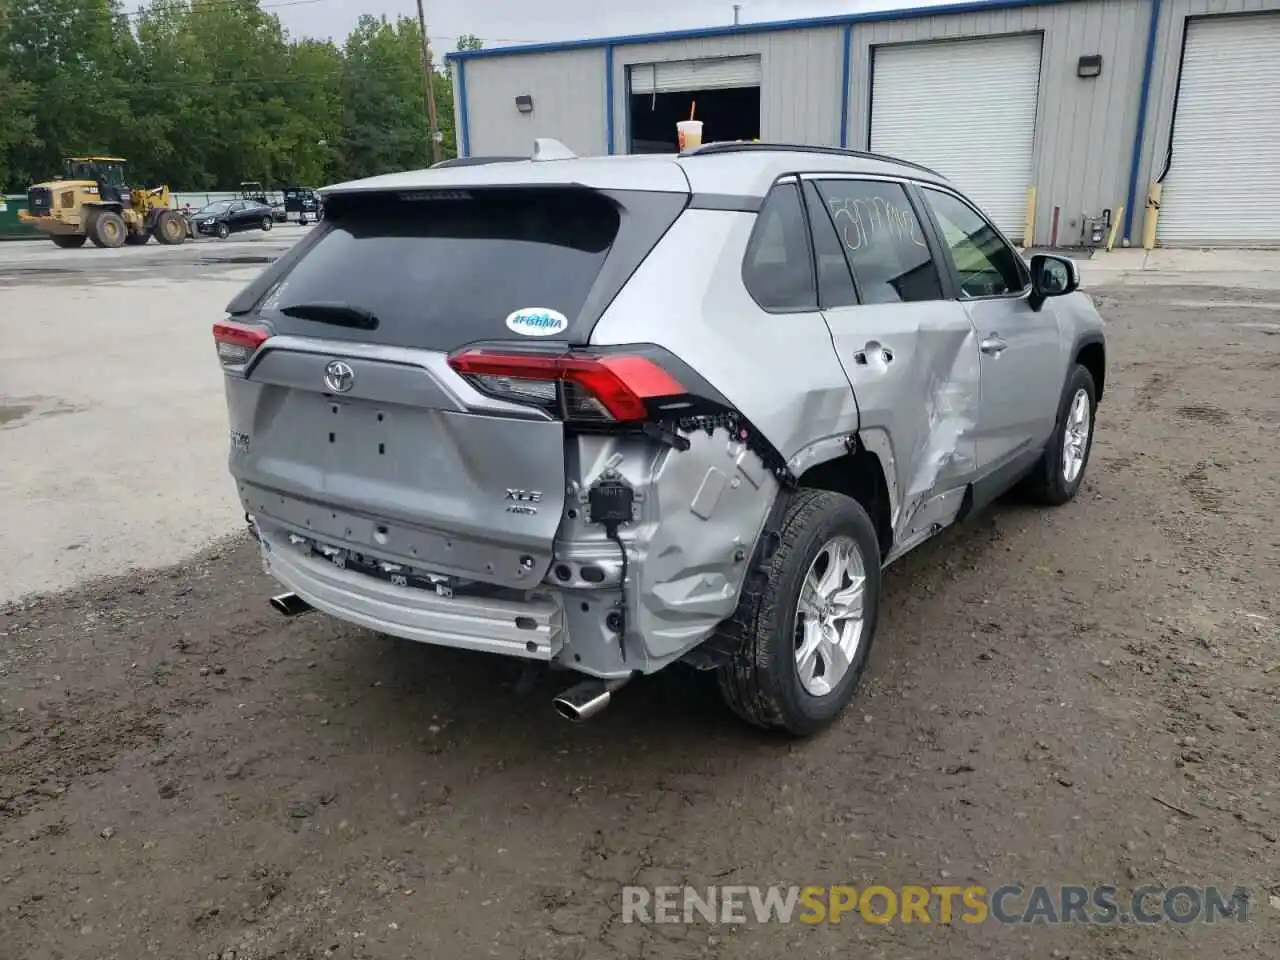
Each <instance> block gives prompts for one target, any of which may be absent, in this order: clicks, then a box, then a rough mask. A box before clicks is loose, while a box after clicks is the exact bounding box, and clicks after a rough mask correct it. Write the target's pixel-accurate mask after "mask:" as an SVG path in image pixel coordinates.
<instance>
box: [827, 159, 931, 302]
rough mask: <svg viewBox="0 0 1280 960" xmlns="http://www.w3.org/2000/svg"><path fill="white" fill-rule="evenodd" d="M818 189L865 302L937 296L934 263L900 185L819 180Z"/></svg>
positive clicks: (918, 221)
mask: <svg viewBox="0 0 1280 960" xmlns="http://www.w3.org/2000/svg"><path fill="white" fill-rule="evenodd" d="M818 190H819V192H820V193H821V194H822V199H823V201H824V202H825V204H826V207H827V212H828V213H829V214H830V216H831V221H832V223H833V224H834V225H835V228H836V233H837V234H839V236H840V243H841V246H843V247H844V255H845V257H846V258H847V259H848V261H849V268H850V269H851V270H852V271H853V278H854V280H855V281H856V282H857V285H858V293H859V294H860V296H861V300H862V302H863V303H864V304H867V303H910V302H913V301H918V300H941V299H942V280H941V277H940V275H939V273H938V267H937V264H935V263H934V262H933V257H932V255H931V254H930V253H929V244H928V242H927V241H926V240H925V234H924V228H923V227H922V226H921V225H920V219H919V217H917V216H916V212H915V209H914V208H913V207H912V206H911V201H910V200H909V199H908V198H907V193H906V191H905V190H904V189H903V188H902V185H901V184H898V183H891V182H888V181H879V180H824V181H821V182H820V183H819V184H818Z"/></svg>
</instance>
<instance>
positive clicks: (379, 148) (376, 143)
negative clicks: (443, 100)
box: [334, 14, 430, 179]
mask: <svg viewBox="0 0 1280 960" xmlns="http://www.w3.org/2000/svg"><path fill="white" fill-rule="evenodd" d="M419 36H420V34H419V32H418V22H417V21H416V20H413V19H411V18H409V17H400V18H398V19H397V20H396V21H395V22H394V23H392V22H390V21H388V20H387V18H386V17H381V18H378V17H373V16H370V15H367V14H366V15H365V16H362V17H361V18H360V20H359V22H358V23H357V24H356V26H355V29H354V30H352V31H351V34H350V36H348V37H347V44H346V50H345V54H346V70H345V76H344V77H343V86H342V93H343V117H342V129H341V131H340V133H339V134H338V138H337V143H336V144H334V147H335V148H336V155H335V166H336V168H337V170H336V172H337V173H338V174H339V176H340V177H342V178H343V179H351V178H355V177H364V176H371V175H373V174H379V173H388V172H391V171H395V170H404V169H409V168H413V167H423V166H426V165H427V164H428V163H429V162H430V149H429V146H428V141H427V125H426V121H425V112H424V110H423V106H422V68H421V66H420V64H421V60H420V58H421V56H422V53H421V50H422V47H421V43H420V41H419Z"/></svg>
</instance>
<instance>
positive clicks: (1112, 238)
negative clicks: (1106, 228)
mask: <svg viewBox="0 0 1280 960" xmlns="http://www.w3.org/2000/svg"><path fill="white" fill-rule="evenodd" d="M1123 219H1124V207H1121V208H1120V209H1119V210H1117V211H1116V216H1115V219H1114V220H1112V221H1111V232H1110V233H1108V234H1107V253H1110V252H1111V248H1112V247H1114V246H1115V245H1116V232H1117V231H1118V230H1119V229H1120V221H1122V220H1123Z"/></svg>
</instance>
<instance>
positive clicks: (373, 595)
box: [259, 531, 565, 661]
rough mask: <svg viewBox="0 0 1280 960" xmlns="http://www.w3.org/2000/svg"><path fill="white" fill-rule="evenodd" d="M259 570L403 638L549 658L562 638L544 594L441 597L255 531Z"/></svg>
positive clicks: (322, 604) (319, 603)
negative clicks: (259, 552) (259, 549)
mask: <svg viewBox="0 0 1280 960" xmlns="http://www.w3.org/2000/svg"><path fill="white" fill-rule="evenodd" d="M259 543H260V545H261V547H262V560H263V566H264V568H265V570H266V572H267V573H268V574H269V575H270V576H272V577H274V578H275V579H276V580H278V581H279V582H280V583H282V584H283V585H284V586H286V587H288V588H289V589H290V590H292V591H293V592H294V593H296V594H297V595H298V596H299V597H301V598H302V599H303V600H305V601H306V602H307V603H309V604H310V605H311V606H313V607H315V609H317V610H320V611H322V612H324V613H328V614H330V615H331V616H334V617H338V618H339V619H341V620H346V621H348V622H350V623H354V624H357V625H359V626H362V627H367V628H368V629H370V630H374V631H377V632H378V633H387V634H391V635H393V636H397V637H403V638H404V639H406V640H416V641H418V642H420V643H432V644H438V645H440V646H447V647H457V648H459V649H463V650H476V651H480V652H483V653H498V654H504V655H506V656H510V657H522V658H524V659H528V660H546V661H549V660H553V659H555V658H556V657H557V656H558V655H559V653H560V651H561V649H562V648H563V646H564V640H565V628H564V615H563V612H562V610H561V607H560V605H559V604H558V603H557V602H556V601H555V600H554V599H551V598H549V597H547V598H531V599H526V600H507V599H500V598H492V597H466V596H456V595H455V596H452V597H445V596H440V595H439V594H436V593H432V592H430V591H427V590H406V589H403V588H401V587H399V586H396V585H394V584H391V583H383V582H381V581H378V580H375V579H373V578H372V577H369V576H366V575H365V574H362V573H357V572H355V571H351V570H344V569H341V568H340V567H337V566H335V565H334V564H332V563H330V562H328V561H327V560H324V559H321V558H318V557H315V556H311V555H308V554H304V553H303V552H301V551H299V550H295V549H293V548H292V547H291V546H290V545H289V544H288V543H287V542H285V543H278V542H273V540H272V539H271V538H269V537H268V536H266V535H264V534H263V533H262V531H259Z"/></svg>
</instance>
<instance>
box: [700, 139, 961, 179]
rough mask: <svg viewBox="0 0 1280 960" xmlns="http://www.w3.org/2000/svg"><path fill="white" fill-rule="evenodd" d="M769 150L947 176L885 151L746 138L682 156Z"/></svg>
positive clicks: (935, 175)
mask: <svg viewBox="0 0 1280 960" xmlns="http://www.w3.org/2000/svg"><path fill="white" fill-rule="evenodd" d="M757 150H759V151H768V152H775V153H784V152H789V153H820V154H823V155H824V156H830V157H856V158H857V159H859V160H882V161H884V162H885V163H897V164H901V165H902V166H904V167H912V168H913V169H916V170H921V171H923V172H924V173H927V174H929V175H930V176H933V177H937V178H938V179H939V180H946V179H947V178H946V177H944V176H943V175H942V174H940V173H939V172H938V171H937V170H931V169H929V168H928V167H926V166H924V165H923V164H920V163H913V162H912V161H910V160H903V159H901V158H899V157H890V156H887V155H885V154H883V153H870V152H869V151H866V150H847V149H845V148H844V147H816V146H811V145H806V144H799V143H756V142H751V143H748V142H747V141H745V140H742V141H737V140H730V141H726V142H724V143H705V144H703V145H702V146H700V147H694V148H693V149H692V150H686V151H685V152H684V153H682V154H680V156H682V157H698V156H710V155H714V154H718V153H750V152H753V151H757Z"/></svg>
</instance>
